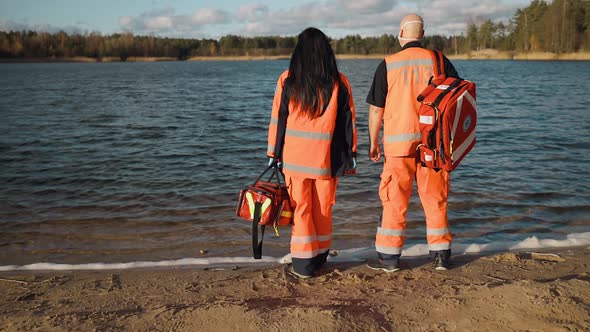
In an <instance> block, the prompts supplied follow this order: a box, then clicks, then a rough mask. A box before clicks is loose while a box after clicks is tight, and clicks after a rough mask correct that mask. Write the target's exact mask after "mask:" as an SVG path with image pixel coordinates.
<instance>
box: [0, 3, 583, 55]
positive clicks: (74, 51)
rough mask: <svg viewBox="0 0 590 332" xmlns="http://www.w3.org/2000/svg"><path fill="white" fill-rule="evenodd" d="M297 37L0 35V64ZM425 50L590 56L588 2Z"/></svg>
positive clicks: (472, 25) (473, 30) (204, 51)
mask: <svg viewBox="0 0 590 332" xmlns="http://www.w3.org/2000/svg"><path fill="white" fill-rule="evenodd" d="M296 41H297V37H295V36H261V37H242V36H236V35H227V36H224V37H221V38H220V39H219V40H216V39H178V38H165V37H155V36H134V35H133V34H131V33H121V34H112V35H101V34H100V33H94V32H93V33H85V34H68V33H65V32H63V31H60V32H57V33H47V32H38V31H0V58H12V59H19V58H69V57H90V58H96V59H98V60H100V59H101V58H104V57H111V58H112V57H114V58H120V59H121V60H123V61H125V60H126V59H127V58H129V57H169V58H176V59H179V60H184V59H188V58H191V57H196V56H280V55H290V54H291V52H292V50H293V47H294V46H295V43H296ZM331 43H332V47H333V48H334V51H335V52H336V54H355V55H371V54H388V53H393V52H396V51H398V50H399V49H400V46H399V43H398V41H397V38H396V37H395V36H394V35H392V34H383V35H382V36H379V37H361V36H359V35H350V36H346V37H344V38H340V39H331ZM423 45H424V46H425V47H426V48H430V49H432V48H436V49H440V50H443V51H445V52H447V53H449V54H466V53H469V52H472V51H478V50H482V49H496V50H500V51H516V52H552V53H557V54H561V53H571V52H579V51H590V1H588V0H554V1H552V2H551V3H548V2H547V1H543V0H533V1H532V2H531V4H530V5H529V6H528V7H526V8H523V9H518V10H517V11H516V13H515V14H514V16H513V17H512V19H511V20H510V22H498V23H496V22H493V21H492V20H490V19H477V20H476V21H472V22H468V23H467V24H466V32H465V33H462V34H461V35H459V36H437V35H435V36H429V35H427V36H426V37H425V38H424V40H423Z"/></svg>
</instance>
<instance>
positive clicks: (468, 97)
mask: <svg viewBox="0 0 590 332" xmlns="http://www.w3.org/2000/svg"><path fill="white" fill-rule="evenodd" d="M465 98H466V99H467V101H468V102H469V103H470V104H471V105H472V106H473V108H475V109H477V102H476V101H475V98H473V96H472V95H471V94H470V93H469V92H467V94H466V95H465Z"/></svg>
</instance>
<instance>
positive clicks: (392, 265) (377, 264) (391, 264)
mask: <svg viewBox="0 0 590 332" xmlns="http://www.w3.org/2000/svg"><path fill="white" fill-rule="evenodd" d="M367 267H368V268H369V269H371V270H380V271H385V272H387V273H391V272H395V271H399V270H400V267H399V258H395V259H388V260H383V259H380V258H379V259H377V260H375V261H372V262H369V263H367Z"/></svg>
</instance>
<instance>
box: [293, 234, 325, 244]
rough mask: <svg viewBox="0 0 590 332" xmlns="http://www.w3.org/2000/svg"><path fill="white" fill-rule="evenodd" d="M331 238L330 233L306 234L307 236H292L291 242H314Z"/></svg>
mask: <svg viewBox="0 0 590 332" xmlns="http://www.w3.org/2000/svg"><path fill="white" fill-rule="evenodd" d="M330 240H332V236H331V235H320V236H317V235H308V236H292V237H291V243H300V244H305V243H314V242H324V241H330Z"/></svg>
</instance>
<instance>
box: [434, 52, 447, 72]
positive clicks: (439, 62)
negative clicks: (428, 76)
mask: <svg viewBox="0 0 590 332" xmlns="http://www.w3.org/2000/svg"><path fill="white" fill-rule="evenodd" d="M432 59H433V63H434V77H438V76H440V75H446V73H445V61H444V58H443V54H442V52H441V51H439V50H432Z"/></svg>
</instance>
